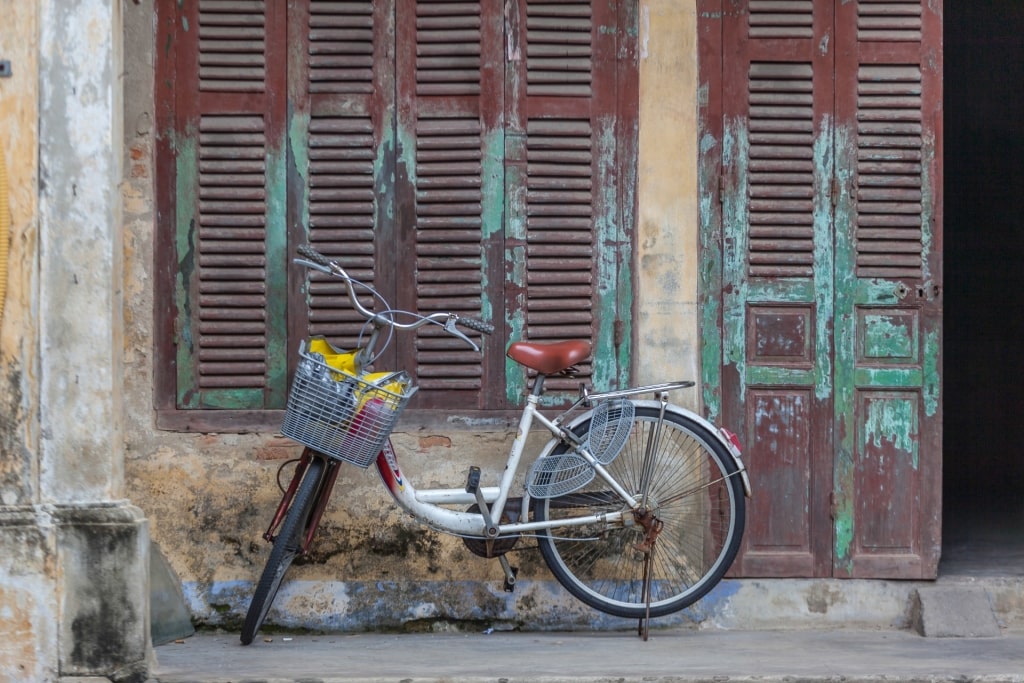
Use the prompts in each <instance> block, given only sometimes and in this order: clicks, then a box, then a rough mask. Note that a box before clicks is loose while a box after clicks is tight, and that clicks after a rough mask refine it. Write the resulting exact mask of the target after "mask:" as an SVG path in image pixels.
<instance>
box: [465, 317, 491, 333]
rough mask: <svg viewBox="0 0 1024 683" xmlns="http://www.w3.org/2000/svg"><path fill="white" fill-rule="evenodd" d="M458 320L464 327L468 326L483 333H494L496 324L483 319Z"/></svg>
mask: <svg viewBox="0 0 1024 683" xmlns="http://www.w3.org/2000/svg"><path fill="white" fill-rule="evenodd" d="M457 322H458V324H459V325H462V326H463V327H468V328H469V329H471V330H476V331H477V332H481V333H483V334H494V325H492V324H490V323H485V322H484V321H483V320H477V319H476V318H459V319H458V321H457Z"/></svg>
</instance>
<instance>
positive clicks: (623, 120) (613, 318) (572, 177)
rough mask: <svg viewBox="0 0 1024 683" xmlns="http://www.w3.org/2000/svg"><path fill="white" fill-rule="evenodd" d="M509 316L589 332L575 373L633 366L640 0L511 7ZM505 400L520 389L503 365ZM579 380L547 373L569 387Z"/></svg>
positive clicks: (542, 332) (536, 329)
mask: <svg viewBox="0 0 1024 683" xmlns="http://www.w3.org/2000/svg"><path fill="white" fill-rule="evenodd" d="M506 7H507V9H506V21H507V27H506V31H507V43H508V45H507V57H508V68H507V76H506V78H507V82H506V93H507V101H506V111H507V127H506V131H507V132H506V141H505V164H506V190H505V191H506V196H507V199H506V201H507V213H508V217H507V230H506V254H508V258H509V262H508V264H507V271H506V273H505V277H506V279H507V282H508V287H507V294H506V306H507V309H508V312H507V316H508V322H509V328H510V333H511V336H512V337H513V338H522V339H529V340H532V341H544V340H560V339H586V340H588V341H591V342H593V344H594V359H595V360H594V362H593V364H590V363H588V364H583V365H582V366H581V367H580V371H581V372H580V375H581V378H586V377H588V376H589V378H590V379H591V380H592V382H593V384H594V386H596V387H600V388H602V389H603V388H608V387H613V386H616V385H618V384H619V383H621V382H623V381H624V380H625V378H626V373H627V372H628V355H629V348H630V344H629V335H628V334H626V333H625V329H626V323H627V319H628V316H629V310H630V306H631V303H632V301H631V292H632V282H631V279H632V275H631V261H632V252H631V229H632V225H633V197H634V195H633V191H634V190H633V183H634V181H635V175H634V174H633V173H632V172H631V169H632V168H634V167H635V166H634V164H635V161H634V160H635V154H636V148H635V138H636V122H637V119H636V102H637V97H638V95H637V91H636V85H637V83H636V58H637V57H636V43H635V36H636V30H635V29H636V21H637V17H636V7H635V4H634V3H631V2H593V3H592V2H590V1H589V0H574V1H566V2H559V3H551V2H536V1H534V0H516V1H513V2H507V3H506ZM507 372H508V382H507V392H508V394H507V397H508V401H509V402H510V403H517V402H518V396H519V395H521V393H522V391H523V388H524V379H525V378H524V377H523V374H522V371H521V369H520V368H518V367H516V366H514V365H512V364H509V366H508V368H507ZM579 381H580V378H576V379H560V378H552V379H551V381H550V382H549V385H548V386H549V388H551V389H553V390H558V389H562V390H565V391H570V392H575V391H577V390H578V385H579Z"/></svg>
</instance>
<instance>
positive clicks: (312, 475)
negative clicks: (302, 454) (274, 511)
mask: <svg viewBox="0 0 1024 683" xmlns="http://www.w3.org/2000/svg"><path fill="white" fill-rule="evenodd" d="M326 467H327V463H326V462H324V459H323V457H322V456H319V455H313V456H312V457H310V459H309V465H308V466H307V467H306V473H305V475H303V477H302V483H301V484H299V488H298V490H297V491H296V493H295V498H294V500H292V505H291V507H290V508H288V514H287V515H286V516H285V518H284V522H283V523H282V524H281V531H280V533H278V535H277V538H276V539H274V547H273V549H272V550H271V551H270V557H269V559H267V566H266V567H265V568H264V569H263V574H262V575H261V576H260V581H259V583H258V584H256V592H255V593H253V596H252V602H251V603H249V611H248V612H246V615H245V622H244V623H243V624H242V635H241V640H242V645H248V644H249V643H251V642H252V640H253V638H255V637H256V632H257V631H259V630H260V627H261V626H262V625H263V620H264V619H266V618H267V612H269V611H270V605H271V604H272V603H273V602H274V597H275V596H276V595H277V591H278V589H279V588H280V587H281V581H282V580H283V579H284V575H285V572H287V571H288V568H289V567H291V566H292V562H293V561H294V560H295V558H296V557H297V556H298V555H299V553H300V552H302V544H303V541H304V539H305V536H306V528H307V524H308V522H309V519H310V516H311V515H312V512H313V508H314V507H315V505H316V500H317V492H318V491H319V490H320V484H321V482H322V480H323V478H324V472H325V470H326Z"/></svg>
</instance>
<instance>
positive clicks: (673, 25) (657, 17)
mask: <svg viewBox="0 0 1024 683" xmlns="http://www.w3.org/2000/svg"><path fill="white" fill-rule="evenodd" d="M696 43H697V16H696V6H695V3H694V1H693V0H685V1H680V0H643V1H642V2H641V3H640V158H639V169H638V188H637V202H638V221H637V223H638V225H637V229H638V237H637V262H636V268H637V283H638V291H637V293H636V302H637V306H636V329H637V346H636V353H635V357H636V360H635V361H634V368H635V373H636V376H635V379H636V382H637V383H640V384H647V383H654V382H660V381H665V380H669V379H692V380H699V379H700V377H699V365H698V362H699V354H700V344H699V323H700V319H699V312H698V309H697V264H698V262H699V256H700V254H699V252H698V248H699V241H698V225H699V206H698V198H697V95H696V94H697V44H696ZM673 400H674V401H676V402H678V403H682V404H684V405H687V406H688V407H691V408H695V407H696V402H697V400H698V394H697V392H696V391H695V390H687V391H685V392H683V393H677V394H675V395H674V396H673Z"/></svg>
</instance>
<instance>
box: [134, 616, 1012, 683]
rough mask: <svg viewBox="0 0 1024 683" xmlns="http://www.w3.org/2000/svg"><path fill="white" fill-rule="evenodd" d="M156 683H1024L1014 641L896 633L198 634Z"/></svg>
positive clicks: (161, 661) (157, 669) (176, 650)
mask: <svg viewBox="0 0 1024 683" xmlns="http://www.w3.org/2000/svg"><path fill="white" fill-rule="evenodd" d="M155 653H156V659H157V663H156V665H155V666H154V667H153V669H152V671H151V675H152V680H153V681H158V682H159V683H228V682H232V683H241V682H243V681H244V682H256V681H259V682H261V683H284V682H288V683H292V682H298V681H303V682H304V683H311V682H313V681H315V682H317V683H335V682H341V681H410V682H428V681H499V680H500V681H506V682H507V683H516V682H518V681H538V682H543V683H557V682H560V681H565V682H583V681H600V682H606V681H607V682H611V681H616V682H621V683H630V682H633V681H636V682H637V683H639V682H641V681H642V682H643V683H663V682H666V683H667V682H669V681H676V682H697V681H716V682H719V683H721V682H722V681H727V680H728V681H758V682H760V683H764V682H773V681H779V682H781V681H787V682H796V681H830V682H832V683H835V682H836V681H843V683H856V682H857V681H871V682H872V683H880V681H886V682H887V683H888V682H891V681H915V682H916V681H927V682H938V681H956V682H957V683H966V682H969V681H983V682H984V683H1001V682H1003V681H1006V682H1013V683H1024V632H1022V631H1004V632H1003V633H1002V634H1001V635H999V636H996V637H991V638H925V637H922V636H919V635H917V634H916V633H914V632H913V631H903V630H891V629H883V630H848V629H824V630H813V631H806V630H790V631H768V630H751V631H721V630H693V629H686V628H671V629H664V630H661V629H658V630H652V631H651V634H650V639H649V640H648V641H647V642H644V641H642V640H640V639H639V638H638V637H637V636H636V634H635V632H611V633H609V632H571V633H569V632H556V633H552V632H530V633H516V632H493V633H468V634H465V633H441V634H404V635H393V634H355V635H322V636H310V635H296V636H287V635H285V636H282V635H267V636H263V635H260V636H258V637H257V640H256V641H255V642H254V643H253V644H252V645H250V646H248V647H243V646H242V645H240V644H239V641H238V635H237V634H234V633H214V634H211V633H200V634H197V635H195V636H192V637H190V638H187V639H184V640H182V641H180V642H177V643H170V644H167V645H163V646H160V647H158V648H156V649H155Z"/></svg>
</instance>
